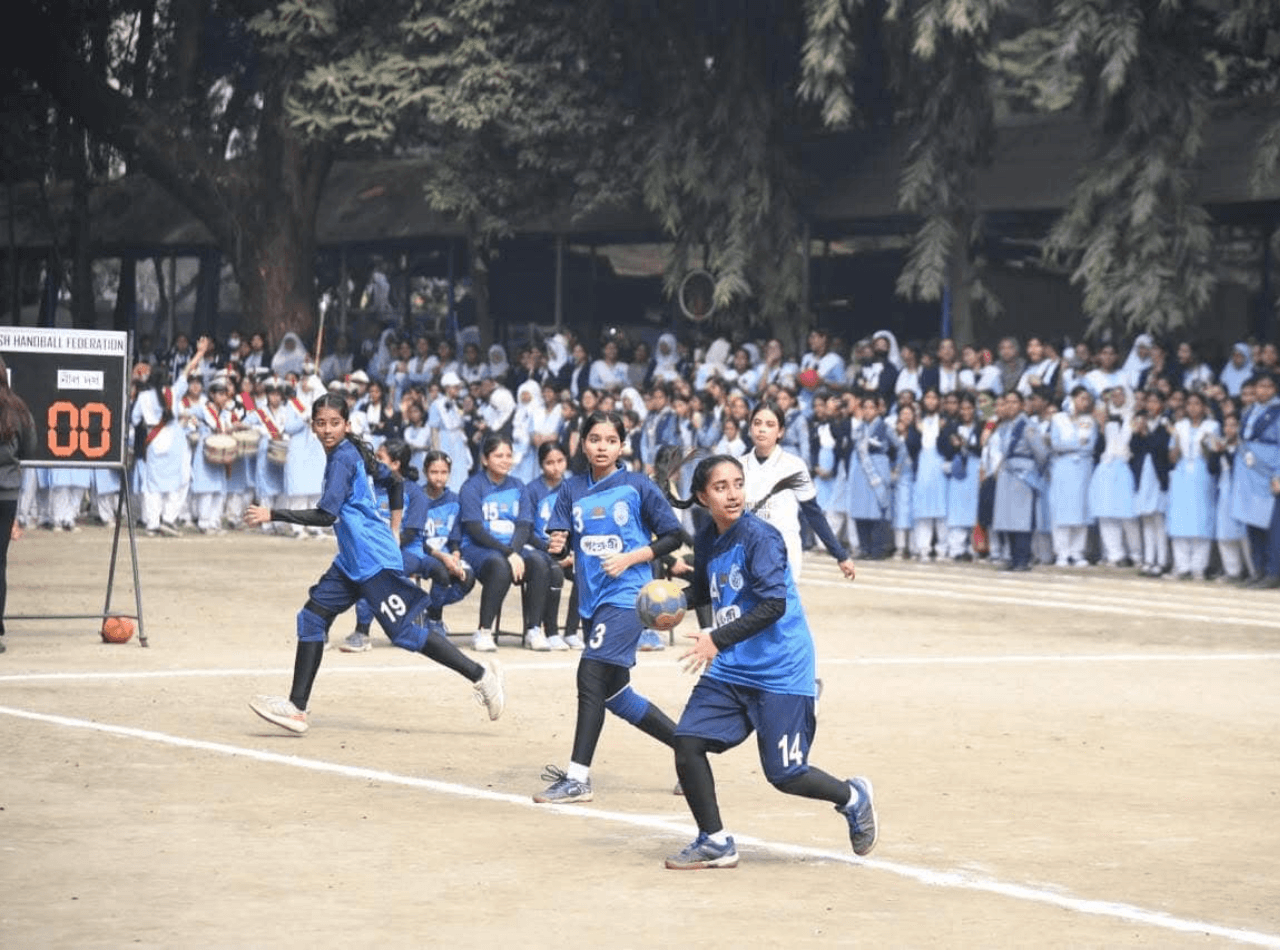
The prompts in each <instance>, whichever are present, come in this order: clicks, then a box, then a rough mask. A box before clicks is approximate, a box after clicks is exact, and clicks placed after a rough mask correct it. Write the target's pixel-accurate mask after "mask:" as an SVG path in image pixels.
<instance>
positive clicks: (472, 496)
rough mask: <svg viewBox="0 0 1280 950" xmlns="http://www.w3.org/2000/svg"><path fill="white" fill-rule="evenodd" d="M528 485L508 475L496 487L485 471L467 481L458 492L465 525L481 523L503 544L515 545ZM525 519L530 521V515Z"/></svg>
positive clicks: (460, 513)
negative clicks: (525, 485)
mask: <svg viewBox="0 0 1280 950" xmlns="http://www.w3.org/2000/svg"><path fill="white" fill-rule="evenodd" d="M523 494H524V482H522V481H520V479H518V478H512V477H511V476H510V475H508V476H507V477H506V478H504V479H503V480H502V481H501V482H500V483H499V484H497V485H495V484H494V483H493V481H492V480H491V479H490V478H489V476H488V474H487V473H486V472H484V471H483V470H481V471H479V472H476V474H474V475H472V476H471V477H470V478H468V479H467V480H466V483H465V484H463V486H462V491H461V492H459V493H458V498H459V514H458V516H459V517H460V518H461V519H462V521H463V523H466V522H468V521H479V522H481V523H483V524H484V527H485V530H487V531H488V532H489V533H490V534H491V535H493V536H494V537H495V538H497V539H498V540H499V541H501V542H502V543H503V544H510V543H511V536H512V535H514V534H515V533H516V522H517V521H520V520H521V511H520V497H521V496H522V495H523ZM523 520H526V521H527V520H529V519H528V515H527V514H526V515H525V516H524V519H523Z"/></svg>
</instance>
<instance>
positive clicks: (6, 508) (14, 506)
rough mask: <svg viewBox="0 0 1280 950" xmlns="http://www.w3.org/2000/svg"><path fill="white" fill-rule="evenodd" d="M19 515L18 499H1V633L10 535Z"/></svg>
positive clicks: (0, 630) (1, 631) (7, 585)
mask: <svg viewBox="0 0 1280 950" xmlns="http://www.w3.org/2000/svg"><path fill="white" fill-rule="evenodd" d="M17 517H18V501H17V499H16V498H15V499H11V500H7V501H0V635H3V634H4V605H5V599H6V598H7V597H8V594H9V584H8V581H7V580H6V578H7V577H8V575H9V535H10V534H11V533H12V532H13V522H14V521H15V520H16V519H17Z"/></svg>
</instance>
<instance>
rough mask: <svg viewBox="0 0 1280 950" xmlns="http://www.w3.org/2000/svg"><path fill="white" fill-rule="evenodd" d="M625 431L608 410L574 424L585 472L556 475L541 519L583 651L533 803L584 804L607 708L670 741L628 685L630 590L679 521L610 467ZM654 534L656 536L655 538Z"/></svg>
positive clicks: (636, 630)
mask: <svg viewBox="0 0 1280 950" xmlns="http://www.w3.org/2000/svg"><path fill="white" fill-rule="evenodd" d="M625 436H626V429H625V426H624V424H623V421H622V416H620V415H619V414H618V413H616V412H602V411H596V412H592V413H591V414H590V415H589V416H587V418H586V421H585V422H584V423H583V425H582V442H581V445H582V451H583V454H584V455H585V456H586V459H587V466H588V469H587V472H586V474H583V475H575V476H573V477H572V478H568V479H566V480H565V482H564V485H563V487H562V488H561V489H560V493H559V495H558V496H557V498H556V507H555V511H554V512H553V513H552V515H551V520H550V521H549V522H548V523H547V533H548V536H549V538H550V542H549V544H548V552H549V553H550V554H551V555H553V556H556V555H559V554H560V552H561V551H563V550H565V549H566V545H570V546H571V547H570V548H569V549H570V550H572V551H573V564H574V572H575V576H576V580H575V584H576V585H577V587H578V590H579V595H578V612H579V614H580V615H581V617H582V621H583V625H584V632H585V634H586V648H585V649H584V650H583V652H582V656H581V658H580V659H579V661H578V718H577V723H576V725H575V727H574V734H573V752H572V754H571V756H570V759H569V768H568V770H567V771H561V770H560V769H559V768H557V767H555V766H548V767H547V771H546V772H545V773H544V778H545V780H546V781H549V782H551V785H550V786H548V787H547V788H546V789H544V790H543V791H541V792H539V793H538V794H536V795H534V796H533V800H534V801H535V802H539V803H547V802H554V803H568V802H589V801H591V760H592V758H594V756H595V751H596V743H597V742H599V740H600V732H601V730H602V729H603V728H604V719H605V711H606V710H607V711H609V712H611V713H613V714H614V715H615V716H619V717H620V718H622V719H625V720H626V721H627V722H629V723H631V724H632V725H633V726H636V727H637V728H638V729H640V731H642V732H644V733H646V734H647V735H650V736H653V737H654V738H655V739H657V740H658V741H659V742H661V743H663V744H664V745H667V746H670V745H671V742H672V730H673V729H674V728H675V723H673V722H672V721H671V719H670V718H669V717H668V716H667V715H666V714H665V713H663V711H662V710H661V709H659V708H658V707H657V706H655V705H653V704H652V703H651V702H649V700H647V699H646V698H645V697H643V696H641V695H640V694H639V693H637V692H636V691H635V690H634V689H632V687H631V667H633V666H635V663H636V647H637V645H638V644H639V642H640V629H641V628H640V620H639V618H638V617H637V616H636V610H635V604H636V594H637V592H638V591H639V590H640V588H641V587H643V586H644V585H645V584H647V583H648V582H649V581H651V580H652V579H653V572H652V570H651V569H650V568H649V562H650V561H652V560H654V559H655V558H659V557H662V556H663V555H665V554H670V553H671V552H672V551H674V550H675V549H676V547H678V546H679V544H680V522H679V521H678V520H677V519H676V516H675V513H674V512H673V511H672V510H671V506H670V505H669V504H668V503H667V500H666V499H665V498H664V497H663V495H662V492H660V491H659V490H658V488H657V486H656V485H654V483H653V482H652V481H651V480H650V479H649V478H647V477H646V476H644V475H641V474H640V473H638V472H631V471H628V470H627V469H626V468H624V467H622V466H620V465H619V464H618V460H619V458H620V457H621V456H622V447H623V441H624V438H625ZM655 536H656V537H655Z"/></svg>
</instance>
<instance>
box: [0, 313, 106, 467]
mask: <svg viewBox="0 0 1280 950" xmlns="http://www.w3.org/2000/svg"><path fill="white" fill-rule="evenodd" d="M0 356H3V357H4V361H5V365H6V366H8V368H9V385H10V386H11V387H12V388H13V390H14V392H16V393H17V394H18V395H19V396H21V397H22V398H23V400H24V401H25V402H26V404H27V406H28V408H30V410H31V416H32V418H33V419H34V420H35V423H36V454H35V455H34V456H32V457H31V458H30V459H25V460H24V461H28V462H34V463H37V464H53V465H70V466H92V465H116V464H118V465H123V464H124V461H125V448H126V441H125V433H126V431H127V430H128V424H127V423H128V419H127V418H126V417H127V414H128V405H127V402H126V398H127V384H128V380H129V334H128V333H123V332H118V331H114V330H63V329H56V328H45V327H0Z"/></svg>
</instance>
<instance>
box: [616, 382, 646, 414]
mask: <svg viewBox="0 0 1280 950" xmlns="http://www.w3.org/2000/svg"><path fill="white" fill-rule="evenodd" d="M618 403H619V405H620V406H621V407H622V408H624V409H626V408H630V409H631V411H632V412H634V413H635V414H636V415H637V416H639V417H640V421H641V422H644V420H645V418H646V417H647V416H648V415H649V407H648V406H646V405H645V404H644V397H642V396H641V395H640V391H639V390H638V389H636V388H635V387H634V386H628V387H627V388H626V389H624V390H622V392H620V393H618ZM625 403H630V404H631V405H630V407H628V406H626V405H624V404H625Z"/></svg>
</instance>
